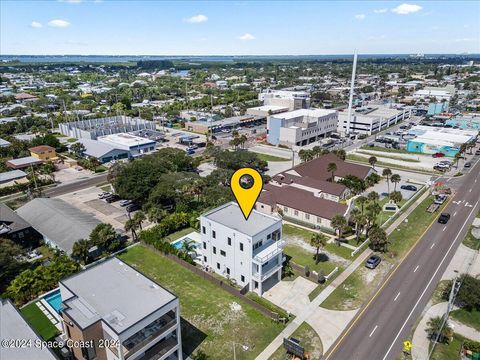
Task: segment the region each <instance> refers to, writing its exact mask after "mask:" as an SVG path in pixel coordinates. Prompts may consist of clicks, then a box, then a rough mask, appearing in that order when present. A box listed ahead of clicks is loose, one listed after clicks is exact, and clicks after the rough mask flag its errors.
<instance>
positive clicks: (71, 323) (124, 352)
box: [60, 257, 183, 360]
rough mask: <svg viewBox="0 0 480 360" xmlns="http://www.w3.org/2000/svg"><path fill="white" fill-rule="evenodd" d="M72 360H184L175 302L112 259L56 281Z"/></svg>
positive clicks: (154, 285) (173, 298) (177, 305)
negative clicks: (72, 344) (74, 344)
mask: <svg viewBox="0 0 480 360" xmlns="http://www.w3.org/2000/svg"><path fill="white" fill-rule="evenodd" d="M60 294H61V299H62V311H61V317H62V327H63V330H64V333H65V334H66V336H67V337H68V338H69V339H71V340H73V341H79V342H87V343H90V344H92V343H93V346H91V347H83V348H81V347H75V348H72V349H71V351H72V353H73V355H74V358H75V359H82V360H83V359H88V360H93V359H98V360H107V359H108V360H123V359H129V360H137V359H142V360H143V359H155V360H166V359H168V360H182V359H183V354H182V341H181V330H180V305H179V300H178V298H177V297H176V296H175V295H174V294H172V293H171V292H169V291H168V290H166V289H165V288H163V287H161V286H160V285H159V284H157V283H155V282H154V281H153V280H151V279H149V278H148V277H146V276H145V275H143V274H142V273H140V272H138V271H137V270H135V269H133V268H132V267H130V266H129V265H127V264H126V263H124V262H123V261H121V260H120V259H118V258H116V257H114V258H111V259H108V260H106V261H102V262H100V263H98V264H96V265H94V266H92V267H90V268H88V269H86V270H84V271H82V272H80V273H77V274H75V275H73V276H71V277H69V278H67V279H63V280H61V281H60Z"/></svg>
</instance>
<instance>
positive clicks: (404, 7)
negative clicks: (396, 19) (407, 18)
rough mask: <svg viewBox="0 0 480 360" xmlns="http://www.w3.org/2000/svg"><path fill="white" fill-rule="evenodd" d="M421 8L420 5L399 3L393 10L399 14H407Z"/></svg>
mask: <svg viewBox="0 0 480 360" xmlns="http://www.w3.org/2000/svg"><path fill="white" fill-rule="evenodd" d="M420 10H422V7H421V6H420V5H414V4H401V5H398V6H397V7H396V8H393V9H392V12H394V13H395V14H399V15H407V14H413V13H416V12H419V11H420Z"/></svg>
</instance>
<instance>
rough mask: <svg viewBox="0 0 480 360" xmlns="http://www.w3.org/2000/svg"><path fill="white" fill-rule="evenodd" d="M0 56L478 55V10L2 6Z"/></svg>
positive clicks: (359, 4) (427, 5) (307, 5)
mask: <svg viewBox="0 0 480 360" xmlns="http://www.w3.org/2000/svg"><path fill="white" fill-rule="evenodd" d="M0 23H1V25H0V54H3V55H6V54H15V55H17V54H29V55H30V54H32V55H42V54H82V55H100V54H101V55H103V54H107V55H110V54H111V55H142V54H144V55H283V54H288V55H313V54H319V55H323V54H350V53H352V52H353V49H355V48H357V49H358V50H359V53H363V54H367V53H368V54H387V53H388V54H399V53H464V52H468V53H480V1H465V2H462V1H440V2H433V1H427V2H407V3H404V2H397V1H387V2H381V1H371V2H367V1H331V2H326V1H305V2H301V1H209V2H205V1H155V0H150V1H127V0H83V1H82V0H63V1H56V0H52V1H13V0H0Z"/></svg>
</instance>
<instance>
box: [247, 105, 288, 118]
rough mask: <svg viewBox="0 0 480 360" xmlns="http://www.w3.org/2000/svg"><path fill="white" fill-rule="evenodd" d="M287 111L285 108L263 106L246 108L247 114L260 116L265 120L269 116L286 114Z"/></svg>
mask: <svg viewBox="0 0 480 360" xmlns="http://www.w3.org/2000/svg"><path fill="white" fill-rule="evenodd" d="M288 110H289V108H288V107H287V106H276V105H263V106H256V107H252V108H248V109H247V114H248V115H255V116H262V117H265V118H266V117H267V116H269V115H275V114H280V113H283V112H287V111H288Z"/></svg>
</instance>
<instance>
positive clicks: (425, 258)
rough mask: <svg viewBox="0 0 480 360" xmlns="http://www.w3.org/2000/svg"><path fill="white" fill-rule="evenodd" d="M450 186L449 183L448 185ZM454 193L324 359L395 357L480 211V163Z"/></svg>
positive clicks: (457, 183) (456, 183)
mask: <svg viewBox="0 0 480 360" xmlns="http://www.w3.org/2000/svg"><path fill="white" fill-rule="evenodd" d="M452 185H453V184H452ZM455 187H457V188H458V190H457V193H456V195H455V196H454V198H453V199H452V201H451V202H450V203H449V204H448V205H447V207H446V210H444V212H448V213H450V214H451V219H450V221H449V222H448V224H447V225H443V224H439V223H437V222H436V221H435V222H434V223H433V224H432V225H431V226H430V228H428V229H427V231H426V232H425V233H424V235H423V236H422V238H421V239H420V240H419V242H418V243H417V245H416V246H415V247H414V248H412V250H411V252H410V253H409V254H408V255H407V256H406V257H405V259H404V261H403V262H402V263H400V264H399V265H398V266H397V267H395V268H394V269H393V270H392V272H390V274H389V276H388V277H387V279H386V280H385V282H384V283H383V284H382V286H381V287H380V288H379V290H378V291H377V292H376V293H375V295H374V296H373V297H372V299H371V300H370V301H369V302H368V303H366V304H365V305H364V306H363V308H362V309H361V310H360V311H359V312H358V314H357V316H356V317H355V318H354V319H353V320H352V322H351V323H350V324H349V325H348V327H347V328H346V329H345V331H344V332H343V333H342V335H341V336H340V337H339V339H337V341H336V342H335V344H333V346H332V347H331V348H330V349H329V351H328V352H327V353H326V354H325V356H324V359H338V360H345V359H349V360H350V359H352V360H353V359H358V360H364V359H376V360H377V359H378V360H382V359H383V360H386V359H396V358H397V356H398V354H399V353H400V352H401V351H402V349H403V344H402V343H403V341H405V340H406V339H407V338H408V335H409V333H410V331H411V329H412V327H413V326H414V325H415V322H416V320H417V318H418V317H419V316H420V314H421V312H422V310H423V309H424V308H425V306H426V304H427V302H428V300H429V299H430V297H431V295H432V293H433V291H434V289H435V287H436V285H437V283H438V281H439V280H440V279H441V276H442V274H443V272H444V271H445V269H446V267H447V266H448V264H449V263H450V261H451V259H452V257H453V255H454V254H455V251H456V250H457V248H458V246H459V244H460V243H461V242H462V240H463V238H464V237H465V234H466V232H467V230H468V228H469V226H470V225H471V223H472V221H473V219H474V217H475V216H476V214H477V213H478V209H479V194H480V163H479V159H476V163H475V165H474V166H473V167H472V168H471V170H470V171H469V172H468V174H466V175H465V176H463V177H462V178H458V179H456V181H455Z"/></svg>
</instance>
